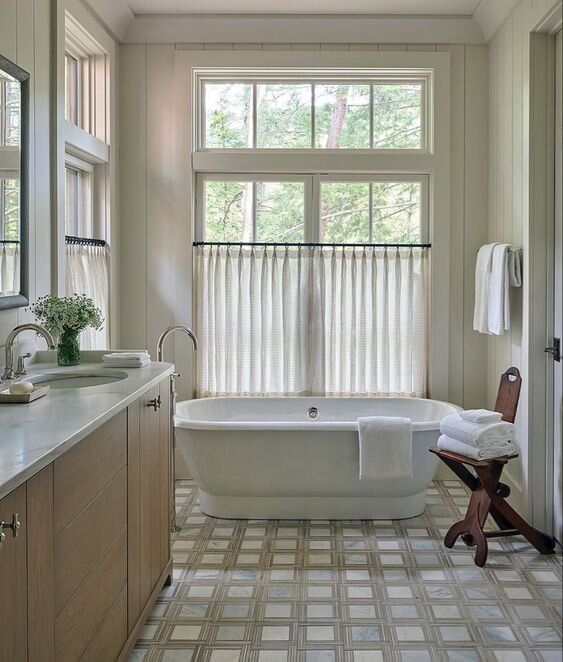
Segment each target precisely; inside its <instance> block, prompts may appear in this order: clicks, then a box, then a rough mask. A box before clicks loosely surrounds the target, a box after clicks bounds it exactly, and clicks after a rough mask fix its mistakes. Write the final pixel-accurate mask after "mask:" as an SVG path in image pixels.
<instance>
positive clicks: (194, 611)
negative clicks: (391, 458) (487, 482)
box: [131, 480, 563, 662]
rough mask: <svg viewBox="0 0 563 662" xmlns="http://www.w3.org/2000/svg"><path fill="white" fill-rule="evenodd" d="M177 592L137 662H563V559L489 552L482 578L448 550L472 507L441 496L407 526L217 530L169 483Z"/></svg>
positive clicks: (162, 605) (437, 491) (456, 496)
mask: <svg viewBox="0 0 563 662" xmlns="http://www.w3.org/2000/svg"><path fill="white" fill-rule="evenodd" d="M177 499H178V520H179V523H180V524H181V525H182V531H181V532H180V533H178V534H176V535H174V539H173V555H174V581H173V584H172V586H170V587H168V588H166V589H165V590H163V591H162V593H161V595H160V597H159V599H158V602H157V603H156V605H155V607H154V609H153V611H152V613H151V616H150V618H149V620H148V621H147V624H146V626H145V628H144V630H143V632H142V634H141V638H140V639H139V641H138V643H137V647H136V648H135V651H134V653H133V655H132V656H131V660H132V661H137V660H144V661H145V662H153V661H157V660H162V661H164V662H185V661H188V660H194V661H196V662H199V661H202V662H233V661H237V660H239V661H240V662H247V661H248V662H286V661H287V662H377V661H378V660H384V661H387V660H397V661H403V660H404V661H407V662H411V661H412V662H414V661H417V662H418V661H419V660H446V661H454V660H455V661H457V660H491V661H498V662H520V661H525V660H540V661H545V662H555V661H558V662H560V661H561V660H563V656H562V653H561V556H560V555H559V554H558V555H557V556H542V555H541V554H538V553H537V552H536V551H535V550H534V549H533V547H531V546H530V545H528V544H527V543H526V541H525V540H524V539H522V538H506V539H504V540H501V539H499V540H497V541H494V542H493V541H491V542H490V543H489V549H490V552H489V560H488V563H487V565H486V567H485V568H477V567H476V566H475V565H474V564H473V555H472V550H471V549H469V548H467V547H466V546H465V545H464V544H463V543H462V542H458V543H457V544H456V546H455V548H454V549H453V550H447V549H446V548H445V547H444V546H443V544H442V540H443V536H444V533H445V532H446V530H447V529H448V528H449V526H450V525H451V524H452V523H453V522H454V521H457V520H458V519H461V516H462V514H463V513H464V512H465V508H466V505H467V502H468V499H469V497H468V493H467V491H466V489H465V488H464V486H463V485H462V484H461V483H460V482H458V481H453V480H452V481H440V482H438V481H437V482H435V483H434V484H433V485H432V486H431V487H430V489H429V490H428V497H427V507H426V512H425V513H424V515H422V516H420V517H417V518H414V519H409V520H401V521H367V520H363V521H320V520H302V521H295V520H292V521H278V520H268V521H262V520H261V521H257V520H219V519H214V518H212V517H207V516H206V515H204V514H203V513H202V512H201V510H200V508H199V503H198V491H197V487H196V486H195V485H194V484H193V483H192V482H191V481H179V482H178V483H177Z"/></svg>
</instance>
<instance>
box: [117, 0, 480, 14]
mask: <svg viewBox="0 0 563 662" xmlns="http://www.w3.org/2000/svg"><path fill="white" fill-rule="evenodd" d="M480 2H481V0H346V1H345V2H344V1H343V0H127V3H128V5H129V6H130V7H131V10H132V11H133V13H134V14H137V15H138V14H157V15H159V14H160V15H165V14H372V15H373V14H446V15H452V14H455V15H459V14H461V15H469V16H472V15H473V12H474V11H475V9H476V8H477V6H478V5H479V4H480Z"/></svg>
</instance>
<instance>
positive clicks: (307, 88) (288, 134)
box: [256, 83, 312, 148]
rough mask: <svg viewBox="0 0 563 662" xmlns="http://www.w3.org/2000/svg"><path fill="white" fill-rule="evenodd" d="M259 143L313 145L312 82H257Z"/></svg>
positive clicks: (280, 145)
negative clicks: (310, 83) (260, 83)
mask: <svg viewBox="0 0 563 662" xmlns="http://www.w3.org/2000/svg"><path fill="white" fill-rule="evenodd" d="M256 95H257V98H256V115H257V118H256V121H257V126H256V146H257V147H278V148H310V147H311V103H312V94H311V85H308V84H307V85H302V84H299V85H296V84H290V83H275V84H274V83H268V84H263V85H257V86H256Z"/></svg>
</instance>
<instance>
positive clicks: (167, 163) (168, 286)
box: [146, 44, 176, 356]
mask: <svg viewBox="0 0 563 662" xmlns="http://www.w3.org/2000/svg"><path fill="white" fill-rule="evenodd" d="M146 90H147V104H146V127H147V129H146V134H147V184H146V187H147V191H146V199H147V246H148V248H149V250H147V306H148V311H147V347H148V349H149V351H151V352H153V353H154V351H155V347H156V342H157V340H158V337H159V335H160V334H161V333H162V331H164V329H165V328H166V327H167V326H169V325H170V324H172V323H173V322H174V308H175V298H174V292H175V281H174V257H175V251H176V246H175V245H174V243H173V242H172V241H171V238H172V237H173V233H174V134H173V132H171V131H170V128H171V127H173V126H174V119H173V117H172V113H173V110H174V103H173V102H172V100H171V98H170V95H171V94H172V93H173V90H174V46H173V45H172V44H158V45H152V44H151V45H148V46H147V59H146ZM173 343H174V339H173V338H170V339H169V340H168V341H167V345H166V348H167V356H173V355H174V353H173V349H174V345H173Z"/></svg>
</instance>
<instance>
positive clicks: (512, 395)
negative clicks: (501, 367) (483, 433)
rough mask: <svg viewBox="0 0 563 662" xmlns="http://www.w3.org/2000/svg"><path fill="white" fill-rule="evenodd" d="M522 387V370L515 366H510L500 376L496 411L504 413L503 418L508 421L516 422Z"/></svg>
mask: <svg viewBox="0 0 563 662" xmlns="http://www.w3.org/2000/svg"><path fill="white" fill-rule="evenodd" d="M521 387H522V377H520V371H519V370H518V368H515V367H514V366H513V367H512V368H508V370H507V371H506V372H504V373H503V374H502V375H501V377H500V383H499V387H498V393H497V401H496V403H495V411H498V413H499V414H502V420H503V421H507V422H508V423H514V419H515V418H516V411H517V409H518V400H519V399H520V388H521Z"/></svg>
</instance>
